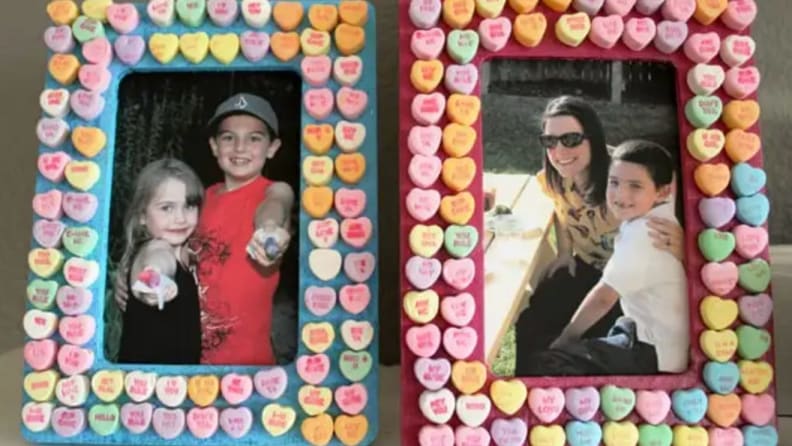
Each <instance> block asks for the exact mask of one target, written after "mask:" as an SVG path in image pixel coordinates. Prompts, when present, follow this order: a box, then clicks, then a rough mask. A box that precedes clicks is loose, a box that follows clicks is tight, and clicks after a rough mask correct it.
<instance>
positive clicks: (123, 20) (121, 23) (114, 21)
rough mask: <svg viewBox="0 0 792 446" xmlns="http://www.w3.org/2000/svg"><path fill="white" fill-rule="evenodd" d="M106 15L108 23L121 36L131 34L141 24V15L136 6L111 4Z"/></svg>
mask: <svg viewBox="0 0 792 446" xmlns="http://www.w3.org/2000/svg"><path fill="white" fill-rule="evenodd" d="M105 14H106V15H107V22H108V23H109V24H110V26H112V27H113V29H114V30H115V31H116V32H117V33H119V34H129V33H131V32H132V31H134V30H135V28H137V27H138V25H139V24H140V14H138V10H137V8H136V7H135V5H131V4H110V5H107V9H106V11H105Z"/></svg>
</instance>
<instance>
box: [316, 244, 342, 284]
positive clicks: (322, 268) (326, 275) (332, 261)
mask: <svg viewBox="0 0 792 446" xmlns="http://www.w3.org/2000/svg"><path fill="white" fill-rule="evenodd" d="M308 266H309V267H310V268H311V272H312V273H313V274H314V275H315V276H316V277H317V278H318V279H319V280H324V281H327V280H330V279H332V278H334V277H336V276H337V275H338V273H339V272H340V271H341V253H339V252H338V251H336V250H335V249H321V248H320V249H314V250H313V251H311V253H310V254H308Z"/></svg>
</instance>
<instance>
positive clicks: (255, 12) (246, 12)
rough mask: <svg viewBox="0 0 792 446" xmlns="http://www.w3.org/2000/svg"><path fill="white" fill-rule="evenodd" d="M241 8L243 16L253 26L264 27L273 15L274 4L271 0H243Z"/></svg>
mask: <svg viewBox="0 0 792 446" xmlns="http://www.w3.org/2000/svg"><path fill="white" fill-rule="evenodd" d="M240 9H241V10H242V18H243V19H244V20H245V23H246V24H247V25H248V26H249V27H251V28H257V29H258V28H263V27H264V26H265V25H266V24H267V22H269V19H270V17H271V15H272V5H271V4H270V1H269V0H242V4H241V5H240Z"/></svg>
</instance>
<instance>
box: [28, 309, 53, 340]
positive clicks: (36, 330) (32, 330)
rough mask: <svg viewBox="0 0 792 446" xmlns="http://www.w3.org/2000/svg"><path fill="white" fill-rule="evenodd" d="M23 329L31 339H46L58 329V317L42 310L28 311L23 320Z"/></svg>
mask: <svg viewBox="0 0 792 446" xmlns="http://www.w3.org/2000/svg"><path fill="white" fill-rule="evenodd" d="M22 327H23V328H24V329H25V333H26V334H27V335H28V337H30V338H31V339H46V338H49V337H50V336H52V334H53V333H55V330H56V329H57V328H58V316H57V315H56V314H55V313H50V312H49V311H41V310H36V309H33V310H28V312H27V313H25V316H24V317H23V318H22Z"/></svg>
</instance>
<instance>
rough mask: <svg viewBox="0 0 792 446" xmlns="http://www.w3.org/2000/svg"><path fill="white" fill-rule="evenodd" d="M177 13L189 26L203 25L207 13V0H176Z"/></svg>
mask: <svg viewBox="0 0 792 446" xmlns="http://www.w3.org/2000/svg"><path fill="white" fill-rule="evenodd" d="M176 14H177V15H178V16H179V19H180V20H181V21H182V22H183V23H184V24H185V25H187V26H191V27H198V26H201V24H203V21H204V16H205V15H206V0H176Z"/></svg>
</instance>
